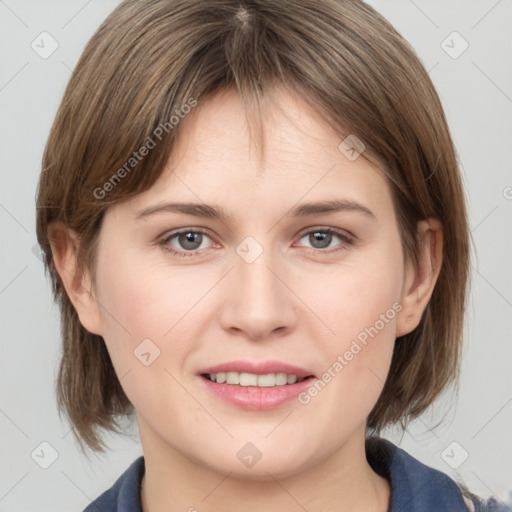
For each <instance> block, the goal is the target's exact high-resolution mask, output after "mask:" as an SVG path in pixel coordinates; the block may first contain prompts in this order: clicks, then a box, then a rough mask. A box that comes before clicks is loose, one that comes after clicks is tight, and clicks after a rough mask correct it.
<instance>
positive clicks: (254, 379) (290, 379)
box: [201, 372, 314, 388]
mask: <svg viewBox="0 0 512 512" xmlns="http://www.w3.org/2000/svg"><path fill="white" fill-rule="evenodd" d="M201 377H203V378H205V379H207V380H209V381H210V382H214V383H216V384H228V385H230V386H243V387H247V386H254V387H258V388H273V387H280V386H289V385H292V384H296V383H299V382H302V381H304V380H307V379H311V378H314V375H308V376H306V377H298V376H297V375H295V374H293V373H266V374H263V375H259V374H256V373H248V372H218V373H202V374H201Z"/></svg>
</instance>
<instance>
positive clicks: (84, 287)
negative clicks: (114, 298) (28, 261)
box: [48, 223, 102, 336]
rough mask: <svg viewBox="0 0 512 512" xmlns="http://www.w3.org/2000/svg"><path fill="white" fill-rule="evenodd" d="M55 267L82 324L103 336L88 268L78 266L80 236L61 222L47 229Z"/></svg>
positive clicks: (90, 330)
mask: <svg viewBox="0 0 512 512" xmlns="http://www.w3.org/2000/svg"><path fill="white" fill-rule="evenodd" d="M48 237H49V240H50V245H51V249H52V256H53V261H54V264H55V269H56V271H57V273H58V274H59V277H60V279H61V281H62V284H63V286H64V288H65V290H66V293H67V295H68V297H69V299H70V300H71V302H72V304H73V306H74V308H75V310H76V312H77V314H78V317H79V319H80V323H81V324H82V325H83V327H84V328H85V329H87V330H88V331H89V332H92V333H93V334H98V335H100V336H101V335H102V322H101V316H100V311H99V307H98V303H97V300H96V298H95V297H94V294H93V291H92V282H91V279H90V275H89V272H88V271H87V270H83V271H81V270H80V269H79V265H78V259H77V254H78V248H79V237H78V235H77V234H76V232H75V231H73V230H72V229H70V228H69V227H67V226H65V225H63V224H61V223H59V224H53V225H51V226H50V227H49V229H48Z"/></svg>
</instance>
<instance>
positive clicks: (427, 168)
mask: <svg viewBox="0 0 512 512" xmlns="http://www.w3.org/2000/svg"><path fill="white" fill-rule="evenodd" d="M279 85H284V86H286V87H289V88H291V89H293V90H294V91H297V92H298V93H300V95H301V96H302V97H303V98H304V99H305V100H306V101H307V102H308V103H309V104H311V105H312V106H314V108H315V109H316V110H317V111H319V112H320V113H321V114H322V116H323V117H324V119H325V121H326V122H327V123H329V125H330V126H331V127H332V128H333V129H334V130H336V132H337V133H339V135H340V142H341V141H342V140H343V139H344V138H345V137H346V136H348V135H349V134H351V135H355V136H356V137H357V138H358V139H359V140H361V141H363V142H364V145H365V151H364V155H363V156H364V157H365V158H367V159H368V160H369V161H371V162H373V163H375V164H377V165H378V166H379V167H380V168H381V169H382V170H383V172H384V174H385V176H386V178H387V180H388V182H389V184H390V187H391V191H392V198H393V204H394V208H395V212H396V216H397V221H398V225H399V230H400V236H401V240H402V247H403V254H404V257H405V258H407V260H408V261H411V262H413V263H414V264H417V263H418V254H419V246H418V240H417V237H416V233H417V223H418V221H420V220H422V219H427V218H431V217H433V218H436V219H438V220H439V221H440V222H441V223H442V227H443V261H442V267H441V271H440V274H439V277H438V280H437V283H436V286H435V288H434V291H433V294H432V297H431V299H430V301H429V303H428V305H427V307H426V309H425V311H424V313H423V316H422V318H421V321H420V323H419V325H418V326H417V328H416V329H414V330H413V331H412V332H411V333H409V334H407V335H404V336H402V337H400V338H398V339H397V340H396V342H395V348H394V353H393V359H392V363H391V368H390V372H389V375H388V377H387V380H386V382H385V385H384V389H383V391H382V393H381V395H380V397H379V399H378V402H377V403H376V405H375V407H374V408H373V410H372V411H371V413H370V415H369V417H368V423H367V426H368V428H369V429H373V430H374V431H375V432H380V431H381V430H382V428H383V427H384V426H386V425H388V424H392V423H398V422H400V423H401V425H402V426H403V427H405V425H406V423H407V422H408V421H409V420H411V419H413V418H415V417H417V416H418V415H419V414H420V413H422V412H423V411H424V410H425V409H426V408H427V407H428V406H429V405H430V404H432V402H433V401H434V400H435V399H436V398H437V397H438V396H439V395H440V393H441V392H442V391H443V390H444V389H445V388H446V386H447V385H448V384H453V383H454V382H456V380H457V376H458V372H459V366H460V356H461V342H462V333H463V318H464V310H465V304H466V300H467V287H468V269H469V259H470V235H469V230H468V222H467V213H466V206H465V198H464V192H463V187H462V183H461V175H460V171H459V167H458V163H457V158H456V153H455V149H454V145H453V142H452V139H451V136H450V132H449V128H448V126H447V121H446V118H445V115H444V112H443V109H442V105H441V102H440V100H439V97H438V95H437V93H436V90H435V88H434V86H433V84H432V82H431V80H430V77H429V75H428V72H427V71H426V70H425V68H424V66H423V65H422V63H421V61H420V59H419V58H418V56H417V55H416V53H415V52H414V50H413V49H412V48H411V46H410V45H409V44H408V43H407V42H406V41H405V40H404V39H403V38H402V36H401V35H400V34H399V33H398V32H397V31H396V30H395V29H394V28H393V27H392V26H391V25H390V23H389V22H388V21H387V20H386V19H384V18H383V17H382V16H381V15H380V14H379V13H378V12H377V11H375V10H374V9H373V8H372V7H370V6H368V5H367V4H365V3H364V2H362V1H359V0H350V1H347V0H323V1H320V0H300V1H298V0H208V1H204V0H173V1H169V0H126V1H123V2H122V3H120V4H119V5H118V6H117V7H116V8H115V9H114V11H113V12H112V13H111V14H110V15H109V16H108V17H107V18H106V20H105V21H104V22H103V24H102V25H101V26H100V27H99V29H98V30H97V31H96V33H95V34H94V35H93V36H92V38H91V39H90V40H89V42H88V44H87V46H86V48H85V50H84V51H83V54H82V55H81V57H80V59H79V61H78V63H77V65H76V67H75V69H74V71H73V74H72V76H71V78H70V81H69V84H68V86H67V88H66V91H65V93H64V96H63V99H62V102H61V104H60V107H59V109H58V112H57V114H56V118H55V121H54V123H53V126H52V129H51V132H50V134H49V138H48V141H47V144H46V147H45V151H44V156H43V162H42V171H41V177H40V181H39V188H38V196H37V237H38V241H39V244H40V246H41V248H42V251H43V254H44V260H45V268H46V270H47V271H48V273H49V275H50V278H51V281H52V287H53V293H54V297H55V300H56V301H58V303H59V306H60V311H61V327H62V342H63V345H62V357H61V361H60V366H59V374H58V378H57V382H56V390H57V401H58V406H59V412H62V411H64V412H65V413H66V415H67V417H68V419H69V420H70V422H71V424H72V426H73V431H74V434H75V437H76V438H77V440H78V441H79V443H80V445H81V447H82V449H83V448H84V446H85V445H87V446H88V447H89V448H90V449H92V450H94V451H104V447H105V443H104V441H103V440H102V438H101V436H100V432H99V429H101V428H103V429H107V430H111V431H115V432H120V431H121V429H120V423H119V420H120V419H122V418H123V417H126V416H129V415H131V414H132V413H133V412H134V408H133V405H132V404H131V403H130V401H129V400H128V398H127V397H126V395H125V393H124V391H123V389H122V387H121V385H120V382H119V379H118V378H117V376H116V373H115V371H114V368H113V366H112V362H111V360H110V357H109V354H108V352H107V349H106V346H105V343H104V340H103V339H102V337H101V336H98V335H95V334H92V333H90V332H88V331H87V330H86V329H84V327H83V326H82V325H81V323H80V321H79V318H78V315H77V313H76V311H75V309H74V307H73V305H72V303H71V301H70V300H69V297H68V296H67V294H66V291H65V289H64V287H63V284H62V282H61V280H60V277H59V275H58V274H57V272H56V268H55V265H54V261H53V257H52V252H51V247H50V243H49V235H48V227H49V226H50V224H51V223H54V222H56V221H61V222H63V223H64V224H65V225H67V226H68V227H70V228H72V229H73V230H75V231H76V232H77V233H78V235H79V237H80V248H79V252H78V261H79V271H80V269H81V270H83V269H85V268H87V269H89V270H90V272H91V275H92V277H93V281H94V265H95V253H96V247H97V240H98V234H99V231H100V229H101V224H102V218H103V215H104V213H105V211H106V210H107V209H108V208H109V207H110V206H112V205H114V204H116V203H119V202H120V201H122V200H124V199H127V198H129V197H132V196H134V195H136V194H139V193H141V192H143V191H145V190H147V189H148V188H150V187H151V186H152V185H153V184H154V183H155V182H156V180H157V179H158V178H159V177H160V176H161V174H162V172H163V169H164V167H165V165H166V163H167V161H168V159H169V157H171V155H172V149H173V147H174V145H175V142H176V140H177V137H178V134H179V132H180V126H181V125H180V123H179V121H178V122H174V121H176V119H178V117H182V116H180V113H181V114H183V112H186V109H185V107H184V106H185V105H190V104H191V102H192V101H197V102H199V103H200V102H204V101H207V99H208V97H209V96H211V95H212V94H214V93H216V92H218V91H221V90H223V89H228V88H232V89H234V90H236V91H237V92H238V93H239V94H240V97H241V99H242V104H243V106H244V111H245V113H246V115H247V119H248V121H249V127H250V130H251V132H250V133H251V134H260V136H259V138H257V139H254V140H257V141H259V142H258V144H261V141H262V138H261V129H262V127H261V126H262V125H261V116H260V113H261V111H260V108H261V99H262V98H263V96H264V95H265V93H266V92H268V91H269V90H270V88H271V87H273V86H279ZM173 119H174V121H173ZM158 127H161V128H162V127H163V131H162V130H161V131H162V134H161V135H162V136H161V139H159V140H157V141H156V142H157V143H156V145H155V147H154V148H152V149H151V150H150V151H148V152H147V154H146V155H145V156H144V158H142V159H140V161H139V160H137V161H136V162H135V161H131V163H130V165H129V166H127V162H130V158H133V153H134V151H138V150H139V148H142V147H143V146H145V145H148V144H149V139H148V138H151V139H152V140H154V139H156V136H155V130H157V129H158ZM157 133H160V132H158V131H157ZM251 140H253V139H251ZM132 164H133V165H132ZM123 169H124V171H123ZM93 289H94V285H93ZM84 443H85V444H84Z"/></svg>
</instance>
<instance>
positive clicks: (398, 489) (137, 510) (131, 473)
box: [84, 438, 468, 512]
mask: <svg viewBox="0 0 512 512" xmlns="http://www.w3.org/2000/svg"><path fill="white" fill-rule="evenodd" d="M366 456H367V459H368V462H369V464H370V465H371V466H372V468H373V469H374V471H376V472H377V473H378V474H380V475H381V476H383V477H385V478H387V479H388V480H389V481H390V482H391V504H390V507H389V511H388V512H445V511H446V512H448V511H449V512H467V510H468V509H467V507H466V506H465V504H464V501H463V499H462V493H461V491H460V490H459V487H458V486H457V484H456V483H455V482H454V481H453V480H452V479H451V478H450V477H448V476H447V475H445V474H444V473H442V472H441V471H438V470H436V469H433V468H430V467H428V466H425V465H424V464H422V463H421V462H419V461H418V460H416V459H415V458H413V457H411V456H410V455H409V454H408V453H406V452H405V451H404V450H402V449H401V448H398V447H397V446H395V445H394V444H393V443H391V442H390V441H387V440H385V439H381V438H371V439H368V440H367V441H366ZM144 468H145V466H144V457H143V456H140V457H139V458H138V459H136V460H135V461H134V462H133V463H132V464H131V465H130V466H129V467H128V469H127V470H126V471H125V472H124V473H123V474H122V475H121V476H120V477H119V478H118V479H117V481H116V482H115V483H114V485H113V486H112V487H111V488H110V489H108V490H107V491H105V492H104V493H103V494H102V495H101V496H99V497H98V498H97V499H96V500H95V501H93V502H92V503H91V504H90V505H89V506H88V507H87V508H86V509H85V510H84V512H142V507H141V504H140V482H141V480H142V476H143V475H144Z"/></svg>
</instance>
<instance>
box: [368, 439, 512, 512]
mask: <svg viewBox="0 0 512 512" xmlns="http://www.w3.org/2000/svg"><path fill="white" fill-rule="evenodd" d="M366 456H367V459H368V462H369V464H370V465H371V466H372V468H373V469H374V471H376V472H377V473H379V474H380V475H382V476H384V477H386V478H387V479H388V481H389V482H390V486H391V503H390V508H389V512H396V511H400V510H408V511H410V512H429V511H431V510H436V511H442V510H450V512H468V511H470V512H512V510H511V509H510V508H492V507H493V506H494V504H496V503H497V502H496V501H495V500H492V499H491V500H487V501H485V502H483V501H481V500H479V499H478V498H477V497H476V496H474V495H472V494H471V493H466V492H464V488H462V487H461V486H459V484H457V483H456V482H455V481H454V480H453V479H452V478H450V477H449V476H448V475H447V474H445V473H443V472H442V471H439V470H437V469H434V468H432V467H429V466H427V465H425V464H423V463H422V462H420V461H419V460H417V459H415V458H414V457H412V456H411V455H409V454H408V453H407V452H406V451H405V450H403V449H401V448H399V447H398V446H396V445H394V444H393V443H391V442H390V441H388V440H386V439H382V438H378V437H370V438H368V439H367V441H366ZM505 507H506V506H505Z"/></svg>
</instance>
